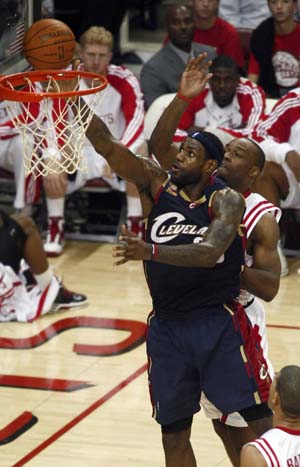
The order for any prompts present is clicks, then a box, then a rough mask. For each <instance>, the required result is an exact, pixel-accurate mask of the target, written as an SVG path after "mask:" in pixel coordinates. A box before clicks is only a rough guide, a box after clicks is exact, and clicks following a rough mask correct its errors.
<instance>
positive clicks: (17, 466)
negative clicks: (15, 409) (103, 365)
mask: <svg viewBox="0 0 300 467" xmlns="http://www.w3.org/2000/svg"><path fill="white" fill-rule="evenodd" d="M267 327H270V328H271V327H272V328H283V329H300V326H285V325H281V324H267ZM146 370H147V363H145V364H144V365H142V366H141V367H140V368H139V369H138V370H136V371H135V372H134V373H132V374H131V375H130V376H129V377H128V378H126V379H125V380H123V381H121V382H120V383H119V384H118V385H117V386H115V387H114V388H113V389H111V390H110V391H108V392H107V393H106V394H105V395H104V396H102V397H101V398H100V399H98V400H97V401H95V402H94V403H93V404H92V405H90V407H88V408H87V409H85V410H84V411H83V412H81V413H80V414H79V415H77V416H76V417H75V418H73V420H71V421H70V422H69V423H67V424H66V425H65V426H63V427H62V428H60V429H59V430H58V431H57V432H56V433H53V435H51V436H50V437H49V438H48V439H46V440H45V441H43V442H42V443H41V444H39V445H38V446H37V447H36V448H34V449H33V450H32V451H31V452H29V453H28V454H26V456H24V457H22V459H20V460H19V461H17V463H16V464H13V465H12V466H11V467H22V466H23V465H25V464H26V463H27V462H29V461H30V460H31V459H33V458H34V457H36V456H37V455H38V454H39V453H40V452H42V451H43V450H44V449H46V448H47V447H48V446H50V445H51V444H52V443H54V441H56V440H57V439H59V438H60V437H61V436H62V435H64V434H65V433H67V432H68V431H69V430H71V429H72V428H73V427H74V426H76V425H77V424H78V423H80V422H81V420H83V419H84V418H86V417H87V416H88V415H90V414H91V413H92V412H94V411H95V410H96V409H98V408H99V407H101V405H103V404H104V403H105V402H107V401H108V400H109V399H111V398H112V397H113V396H114V395H115V394H117V393H118V392H119V391H121V390H122V389H123V388H125V387H126V386H128V385H129V384H130V383H131V382H132V381H134V380H135V379H136V378H138V377H139V376H140V375H142V374H143V373H144V372H145V371H146Z"/></svg>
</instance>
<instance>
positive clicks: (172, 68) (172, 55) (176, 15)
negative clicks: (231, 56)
mask: <svg viewBox="0 0 300 467" xmlns="http://www.w3.org/2000/svg"><path fill="white" fill-rule="evenodd" d="M166 28H167V32H168V36H169V42H168V43H167V44H166V45H165V46H164V47H162V48H161V49H160V50H159V51H158V52H157V53H156V54H154V55H153V57H152V58H151V59H150V60H149V61H148V62H146V63H145V65H144V66H143V68H142V70H141V88H142V91H143V93H144V97H145V104H146V107H149V106H150V105H151V104H152V102H153V101H154V100H155V99H157V98H158V97H159V96H161V95H163V94H168V93H173V92H176V91H177V89H178V86H179V82H180V78H181V75H182V73H183V71H184V68H185V65H186V63H187V61H188V59H189V58H190V57H197V56H198V55H199V54H200V53H203V52H207V54H208V55H207V58H208V60H212V59H213V58H214V57H215V56H216V53H215V49H214V48H213V47H209V46H207V45H203V44H198V43H195V42H192V40H193V36H194V32H195V23H194V18H193V13H192V10H191V8H190V7H188V6H184V5H172V6H170V7H169V8H168V9H167V11H166Z"/></svg>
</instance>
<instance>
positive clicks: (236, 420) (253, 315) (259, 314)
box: [200, 297, 274, 427]
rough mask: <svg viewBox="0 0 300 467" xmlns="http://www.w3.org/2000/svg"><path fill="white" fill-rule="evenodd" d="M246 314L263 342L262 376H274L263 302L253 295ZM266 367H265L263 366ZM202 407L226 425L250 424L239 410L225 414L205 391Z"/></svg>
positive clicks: (205, 411)
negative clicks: (208, 397) (269, 356)
mask: <svg viewBox="0 0 300 467" xmlns="http://www.w3.org/2000/svg"><path fill="white" fill-rule="evenodd" d="M245 311H246V314H247V316H248V318H249V320H250V322H251V324H252V327H253V328H254V332H257V336H258V340H259V341H260V343H261V347H262V350H263V356H264V358H265V368H267V372H266V371H264V369H263V370H262V373H261V375H260V377H263V376H264V374H265V375H266V374H267V373H268V374H269V375H270V376H271V378H273V377H274V370H273V366H272V364H271V362H270V360H269V359H268V341H267V331H266V321H265V311H264V307H263V305H262V303H261V302H260V301H259V300H258V299H257V298H256V297H253V302H250V305H249V306H247V307H246V308H245ZM262 368H264V367H262ZM200 404H201V408H202V409H203V410H204V413H205V416H206V417H207V418H210V419H211V420H221V421H222V422H223V423H225V424H226V425H230V426H235V427H247V426H248V424H247V422H245V420H244V418H243V417H242V416H241V415H240V414H239V413H237V412H235V413H231V414H224V413H222V412H220V411H219V410H218V409H217V408H216V407H215V406H214V405H213V404H212V403H211V402H210V401H209V400H208V399H207V397H206V396H205V394H204V393H202V394H201V402H200Z"/></svg>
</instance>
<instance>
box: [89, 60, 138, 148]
mask: <svg viewBox="0 0 300 467" xmlns="http://www.w3.org/2000/svg"><path fill="white" fill-rule="evenodd" d="M106 78H107V80H108V85H107V87H106V88H105V89H104V90H103V91H101V93H102V94H103V95H102V96H101V100H100V103H99V105H98V107H96V108H93V111H94V112H95V114H96V115H97V116H98V117H100V118H101V120H103V122H104V123H105V124H106V126H107V127H108V128H109V130H110V132H111V133H112V135H113V136H114V137H115V138H116V139H118V140H120V141H121V142H122V143H123V144H124V145H125V146H127V147H128V148H129V149H131V150H132V151H133V152H135V151H136V150H137V148H136V147H135V142H136V141H137V140H140V136H141V135H143V130H144V117H145V112H144V100H143V94H142V91H141V88H140V84H139V82H138V79H137V78H136V77H135V75H134V74H133V73H132V72H131V71H130V70H128V69H127V68H125V67H123V66H116V65H109V66H108V68H107V76H106ZM80 89H88V88H87V85H86V83H85V82H84V80H81V81H80ZM84 99H85V100H86V102H87V103H89V101H90V100H91V99H90V98H89V96H85V97H84ZM84 144H85V145H91V143H90V142H89V141H88V139H87V138H86V140H85V143H84ZM139 144H140V143H139Z"/></svg>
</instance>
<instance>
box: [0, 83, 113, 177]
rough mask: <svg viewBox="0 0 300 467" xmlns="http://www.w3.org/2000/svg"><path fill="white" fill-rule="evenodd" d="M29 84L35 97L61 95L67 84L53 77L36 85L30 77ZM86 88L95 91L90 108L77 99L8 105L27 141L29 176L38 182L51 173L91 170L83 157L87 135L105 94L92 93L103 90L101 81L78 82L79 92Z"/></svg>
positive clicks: (27, 86)
mask: <svg viewBox="0 0 300 467" xmlns="http://www.w3.org/2000/svg"><path fill="white" fill-rule="evenodd" d="M28 75H29V74H28ZM8 78H9V77H8ZM25 80H26V83H27V85H26V92H31V93H37V92H43V93H47V92H48V93H49V92H56V93H57V92H61V86H62V83H63V82H62V81H61V82H60V81H59V80H57V79H56V78H55V77H53V76H51V75H49V76H47V79H45V81H43V82H33V81H31V80H30V77H26V78H25ZM83 80H84V81H83ZM6 83H7V81H6ZM8 83H9V81H8ZM83 83H84V84H83ZM82 86H83V87H84V89H90V90H91V93H90V94H89V95H88V105H87V103H86V102H85V101H84V98H81V99H79V98H75V97H74V96H72V97H64V98H60V97H55V98H53V97H43V99H42V100H40V101H39V102H16V101H12V100H9V101H8V100H7V101H6V103H7V111H8V114H9V116H10V118H11V120H12V122H13V124H14V126H15V127H16V128H17V129H18V131H19V132H20V133H21V135H22V138H23V150H24V153H23V157H24V167H25V173H26V174H29V173H31V174H33V176H34V177H35V178H37V177H39V176H45V175H48V174H50V173H62V172H66V173H74V172H75V171H76V170H81V171H86V170H87V167H86V164H85V162H84V158H83V155H82V146H83V142H84V139H85V132H86V129H87V127H88V125H89V123H90V121H91V118H92V116H93V109H95V108H96V107H98V106H99V104H100V102H101V99H102V98H103V95H104V92H105V90H104V91H100V92H99V91H98V92H93V91H92V89H94V88H96V87H97V86H98V87H99V80H98V79H95V80H90V79H89V80H88V81H87V80H85V79H84V78H82V77H81V78H80V79H79V78H78V79H77V86H76V89H77V90H80V89H81V87H82ZM87 86H88V88H87ZM11 87H12V88H13V86H12V85H11ZM62 92H63V91H62Z"/></svg>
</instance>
